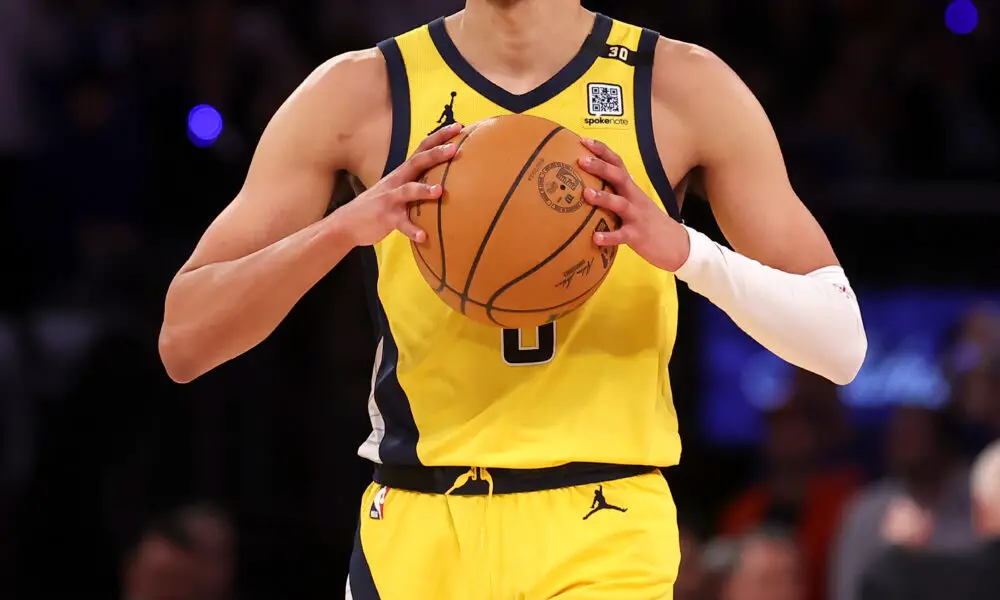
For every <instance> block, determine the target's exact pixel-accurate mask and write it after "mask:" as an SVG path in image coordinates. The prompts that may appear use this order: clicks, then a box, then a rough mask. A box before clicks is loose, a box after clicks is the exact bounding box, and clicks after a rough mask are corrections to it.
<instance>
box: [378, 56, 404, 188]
mask: <svg viewBox="0 0 1000 600" xmlns="http://www.w3.org/2000/svg"><path fill="white" fill-rule="evenodd" d="M378 49H379V50H380V51H381V52H382V56H383V57H385V68H386V69H387V70H388V71H389V93H390V97H391V98H392V135H391V137H390V138H389V140H390V141H389V155H388V156H387V157H386V161H385V169H383V170H382V177H385V176H386V175H388V174H389V173H391V172H392V171H393V169H395V168H396V167H398V166H399V165H401V164H403V161H404V160H406V151H407V150H409V147H410V81H409V78H408V77H407V76H406V63H404V62H403V53H402V52H400V51H399V44H397V43H396V40H393V39H389V40H385V41H382V42H379V44H378Z"/></svg>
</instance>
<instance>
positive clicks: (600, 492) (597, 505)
mask: <svg viewBox="0 0 1000 600" xmlns="http://www.w3.org/2000/svg"><path fill="white" fill-rule="evenodd" d="M599 510H617V511H618V512H626V511H627V510H628V509H627V508H622V507H620V506H615V505H614V504H608V501H607V500H605V499H604V486H601V485H599V486H597V489H596V490H594V502H593V503H592V504H591V505H590V512H589V513H587V514H586V516H584V517H583V520H584V521H586V520H587V519H589V518H590V516H591V515H593V514H594V513H595V512H597V511H599Z"/></svg>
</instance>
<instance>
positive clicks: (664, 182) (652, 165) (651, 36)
mask: <svg viewBox="0 0 1000 600" xmlns="http://www.w3.org/2000/svg"><path fill="white" fill-rule="evenodd" d="M659 39H660V34H659V33H657V32H655V31H652V30H649V29H643V30H642V35H641V36H640V37H639V48H638V52H639V54H645V55H649V57H650V59H649V60H642V61H640V62H639V63H638V64H637V65H636V67H635V82H634V84H633V88H632V89H633V92H634V93H635V100H634V102H635V135H636V138H637V140H638V142H639V154H640V155H641V156H642V164H643V166H644V167H645V168H646V174H647V175H649V179H650V181H651V182H652V183H653V189H655V190H656V194H657V195H658V196H659V197H660V202H662V203H663V207H664V208H665V209H666V210H667V213H668V214H669V215H670V216H671V217H673V218H674V219H677V220H678V221H679V220H680V217H681V213H680V209H679V207H678V206H677V196H676V195H675V194H674V188H673V186H671V185H670V179H669V178H668V177H667V172H666V171H665V170H664V169H663V162H662V161H661V160H660V153H659V152H658V151H657V148H656V138H655V137H654V135H653V60H652V57H653V56H654V55H655V53H656V43H657V42H658V41H659Z"/></svg>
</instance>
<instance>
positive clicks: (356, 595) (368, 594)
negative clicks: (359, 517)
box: [347, 523, 380, 600]
mask: <svg viewBox="0 0 1000 600" xmlns="http://www.w3.org/2000/svg"><path fill="white" fill-rule="evenodd" d="M347 577H348V582H350V584H351V598H352V599H353V600H380V596H379V594H378V588H376V587H375V577H374V576H373V575H372V569H371V566H370V565H369V564H368V558H367V557H366V556H365V549H364V548H363V547H362V546H361V524H360V523H359V524H358V531H357V533H355V534H354V551H353V552H351V563H350V571H349V574H348V576H347Z"/></svg>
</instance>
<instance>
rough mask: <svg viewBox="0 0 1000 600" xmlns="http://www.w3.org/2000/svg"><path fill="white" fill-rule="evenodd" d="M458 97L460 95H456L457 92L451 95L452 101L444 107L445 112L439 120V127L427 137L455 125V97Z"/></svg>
mask: <svg viewBox="0 0 1000 600" xmlns="http://www.w3.org/2000/svg"><path fill="white" fill-rule="evenodd" d="M456 95H458V94H457V93H455V92H452V93H451V101H450V102H448V104H445V105H444V110H443V111H442V112H441V116H440V117H438V120H437V122H438V126H437V127H435V128H434V131H431V133H428V134H427V135H431V134H433V133H435V132H438V131H440V130H442V129H444V128H445V127H447V126H449V125H451V124H452V123H455V96H456Z"/></svg>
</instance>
